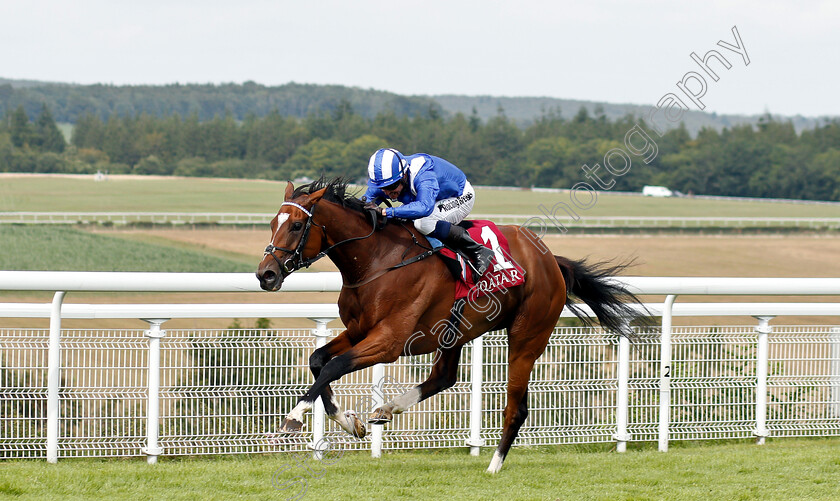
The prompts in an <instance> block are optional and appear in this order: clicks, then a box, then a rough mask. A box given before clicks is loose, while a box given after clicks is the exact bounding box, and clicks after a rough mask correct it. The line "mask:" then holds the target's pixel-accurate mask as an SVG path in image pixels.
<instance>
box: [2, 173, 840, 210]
mask: <svg viewBox="0 0 840 501" xmlns="http://www.w3.org/2000/svg"><path fill="white" fill-rule="evenodd" d="M284 187H285V183H281V182H270V181H255V180H229V179H204V178H165V179H160V178H147V177H142V176H132V177H129V178H117V177H112V178H110V179H109V180H108V181H104V182H94V181H93V176H79V177H54V176H47V177H34V176H28V177H8V176H0V211H45V212H53V211H67V212H126V211H127V212H256V213H267V214H268V213H273V212H275V211H276V210H277V208H278V207H279V204H280V203H281V202H282V199H283V190H284ZM584 195H585V194H584ZM580 202H581V203H589V201H588V200H584V199H583V196H582V197H581V200H580ZM558 203H564V204H568V205H569V206H572V202H571V199H570V197H569V194H568V193H567V192H564V193H553V192H552V193H546V192H533V191H523V190H487V189H479V191H478V194H477V198H476V207H475V209H474V210H473V212H474V213H476V214H539V213H540V208H539V206H540V205H543V206H544V207H545V208H546V209H547V210H551V209H552V208H553V207H554V206H555V204H558ZM575 211H576V212H577V213H578V214H579V215H580V216H581V217H587V216H741V217H840V205H810V204H792V203H769V202H758V201H716V200H700V199H696V198H651V197H631V196H618V195H611V194H602V195H599V196H598V198H597V200H596V201H595V203H594V206H593V207H592V208H590V209H588V210H581V209H578V208H575ZM557 215H558V217H560V218H562V219H563V220H565V219H566V218H567V217H568V216H567V215H566V213H565V212H563V211H562V210H561V211H557Z"/></svg>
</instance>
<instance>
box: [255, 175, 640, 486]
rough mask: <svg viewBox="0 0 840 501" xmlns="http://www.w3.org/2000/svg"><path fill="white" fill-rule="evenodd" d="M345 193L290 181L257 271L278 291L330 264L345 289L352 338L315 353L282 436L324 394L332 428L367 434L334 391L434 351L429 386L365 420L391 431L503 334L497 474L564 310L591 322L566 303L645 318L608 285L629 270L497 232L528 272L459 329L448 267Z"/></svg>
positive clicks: (473, 308)
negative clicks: (367, 372)
mask: <svg viewBox="0 0 840 501" xmlns="http://www.w3.org/2000/svg"><path fill="white" fill-rule="evenodd" d="M346 187H347V184H346V182H344V181H342V180H341V179H333V180H325V179H324V178H321V179H320V180H318V181H316V182H314V183H311V184H308V185H303V186H300V187H298V188H297V189H294V186H293V185H292V183H288V184H287V186H286V192H285V201H284V202H283V203H282V204H281V207H280V210H279V211H278V212H277V216H276V217H274V219H272V221H271V241H270V243H269V245H268V247H267V248H266V250H265V255H264V257H263V259H262V261H261V262H260V264H259V268H258V270H257V278H258V279H259V281H260V286H261V287H262V288H263V289H265V290H269V291H277V290H279V289H280V288H281V286H282V285H283V280H284V279H285V278H286V277H287V276H288V275H289V274H290V273H292V272H294V271H296V270H298V269H300V268H302V267H307V266H309V265H310V264H311V263H312V262H314V261H315V260H317V259H319V258H321V257H323V256H328V257H329V258H330V259H331V260H332V261H333V262H334V263H335V265H336V266H337V267H338V269H339V271H340V272H341V277H342V280H343V283H344V285H343V287H342V289H341V294H340V296H339V299H338V307H339V312H340V315H341V320H342V322H343V323H344V325H345V326H346V329H345V330H344V331H343V332H342V333H341V334H339V335H338V336H336V337H335V338H334V339H333V340H331V341H330V342H329V343H327V344H326V345H325V346H323V347H321V348H318V349H317V350H315V351H314V352H313V353H312V356H311V357H310V358H309V367H310V369H311V371H312V374H313V376H314V377H315V383H314V384H313V385H312V386H311V387H310V388H309V390H308V391H307V392H306V393H305V394H304V395H303V396H301V397H300V399H299V400H298V402H297V404H296V406H295V407H294V408H293V409H292V411H291V412H290V413H289V414H288V415H287V417H286V418H285V419H284V420H283V423H282V425H281V430H280V431H281V432H283V433H293V432H299V431H300V429H301V427H302V426H303V419H304V418H303V416H304V413H305V412H306V411H308V410H309V409H311V408H312V406H313V404H314V402H315V399H316V398H318V397H320V398H321V400H322V402H323V405H324V410H325V412H326V414H327V415H328V416H329V417H330V418H331V419H333V420H334V421H336V422H337V423H338V425H339V426H341V427H342V428H343V429H344V430H345V431H347V432H348V433H350V434H352V435H354V436H357V437H362V436H364V435H365V433H366V428H365V425H364V423H363V422H362V421H361V420H360V419H359V417H358V416H356V414H355V412H353V411H346V412H342V411H341V409H340V406H339V404H338V402H337V401H336V399H335V397H334V395H333V392H332V389H331V388H330V383H331V382H333V381H335V380H337V379H339V378H340V377H342V376H343V375H345V374H348V373H350V372H353V371H357V370H360V369H364V368H366V367H370V366H373V365H375V364H379V363H390V362H394V361H395V360H397V358H398V357H400V356H401V355H422V354H426V353H432V352H435V351H437V352H438V353H437V354H436V361H435V362H434V364H433V366H432V369H431V371H430V374H429V376H428V378H427V379H426V380H425V381H424V382H423V383H421V384H420V385H418V386H416V387H414V388H412V389H411V390H409V391H407V392H406V393H404V394H402V395H400V396H398V397H396V398H395V399H393V400H392V401H391V402H389V403H387V404H385V405H383V406H382V407H379V408H377V409H375V410H374V411H373V412H372V413H371V416H370V418H369V422H371V423H376V424H384V423H387V422H390V420H391V419H392V417H393V415H395V414H399V413H401V412H403V411H405V410H406V409H408V408H409V407H411V406H412V405H414V404H417V403H418V402H420V401H422V400H425V399H427V398H429V397H431V396H433V395H435V394H437V393H439V392H441V391H443V390H445V389H447V388H449V387H451V386H453V385H454V384H455V382H456V374H457V367H458V360H459V357H460V353H461V348H462V346H463V345H464V344H465V343H467V342H468V341H470V340H471V339H474V338H476V337H478V336H481V335H482V334H484V333H485V332H487V331H490V330H495V329H507V333H508V343H509V355H508V364H509V375H508V386H507V406H506V407H505V410H504V424H503V431H502V437H501V440H500V441H499V444H498V446H497V448H496V451H495V453H494V454H493V459H492V460H491V462H490V466H489V467H488V469H487V471H488V472H490V473H496V472H498V471H499V469H500V468H501V467H502V463H503V462H504V460H505V457H506V455H507V453H508V451H509V450H510V447H511V445H512V444H513V442H514V440H515V439H516V436H517V434H518V433H519V429H520V427H521V426H522V423H523V422H524V421H525V419H526V417H527V416H528V406H527V394H528V380H529V377H530V374H531V369H532V368H533V366H534V362H535V361H536V359H537V358H538V357H539V356H540V355H541V354H542V353H543V351H544V350H545V347H546V345H547V343H548V339H549V336H551V333H552V332H553V331H554V328H555V326H556V324H557V320H558V318H559V316H560V312H561V311H562V310H563V307H564V306H569V307H570V309H572V311H574V312H575V314H576V315H577V316H578V317H579V318H581V320H583V321H584V322H586V323H587V324H588V323H589V319H588V317H586V316H585V315H584V314H583V312H582V311H580V310H579V309H577V308H576V307H575V306H574V305H573V300H572V299H571V297H570V296H574V297H576V298H577V299H579V300H581V301H583V302H584V303H586V304H587V305H589V307H590V308H591V309H592V310H593V312H594V313H595V314H596V316H597V318H598V320H599V322H600V324H601V325H602V326H603V327H604V328H606V329H608V330H610V331H613V332H617V333H619V334H622V335H631V333H632V331H631V328H630V327H629V326H628V325H629V324H628V323H627V322H628V319H630V318H632V317H638V316H639V315H638V313H635V310H634V309H633V308H632V307H631V306H629V304H630V303H634V302H635V303H638V299H637V298H636V297H635V296H634V295H633V294H632V293H630V292H629V291H628V290H626V289H625V288H623V287H622V286H621V285H620V284H618V283H616V282H614V281H611V280H609V279H608V278H607V277H608V276H610V275H612V274H614V273H616V272H618V271H620V270H622V269H623V268H624V265H610V264H608V263H598V264H594V265H593V264H588V263H587V262H586V261H585V260H582V261H572V260H569V259H566V258H563V257H559V256H554V255H552V253H551V252H549V251H548V248H547V247H545V245H544V244H543V243H542V241H541V240H540V239H539V238H538V237H537V236H536V235H535V234H534V233H533V232H532V231H530V230H529V229H527V228H524V227H515V226H500V227H499V229H500V231H501V233H502V234H503V235H504V237H505V238H507V241H508V243H509V246H510V256H507V259H510V260H513V261H515V262H516V263H517V264H518V265H519V266H521V268H522V269H523V270H524V272H525V276H524V279H525V281H524V284H522V285H518V286H515V287H511V288H509V289H507V290H505V291H504V292H503V293H501V294H497V295H495V297H494V298H493V301H494V302H495V304H494V305H493V311H492V312H491V313H493V314H488V309H489V307H488V302H489V301H490V298H484V299H486V301H470V302H466V303H465V304H463V306H462V308H463V310H462V311H459V312H458V318H457V327H456V326H455V325H452V323H451V320H452V318H453V303H454V289H455V281H454V280H455V279H454V278H453V274H452V273H451V272H450V271H449V269H448V268H447V266H446V265H445V263H444V262H443V260H442V259H440V258H437V257H430V258H427V256H430V255H431V251H430V250H429V247H428V244H427V242H428V241H427V240H426V239H425V237H424V236H423V235H422V234H420V232H419V231H417V230H416V229H415V228H414V226H413V225H411V224H404V223H400V222H398V221H397V222H394V221H388V222H387V224H384V225H380V224H379V222H378V221H377V220H376V217H375V216H372V215H370V214H369V213H368V211H367V210H366V208H365V204H364V202H363V201H361V200H358V199H357V198H355V197H353V196H352V195H349V194H347V193H346ZM378 226H380V227H378ZM497 257H498V254H497ZM424 258H425V259H424ZM627 300H629V301H630V303H625V301H627ZM441 325H447V326H448V327H449V328H447V329H442V328H441ZM456 330H457V336H453V331H456ZM444 337H446V339H443V338H444ZM456 338H457V339H456Z"/></svg>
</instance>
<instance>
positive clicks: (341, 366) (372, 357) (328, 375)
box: [280, 331, 399, 433]
mask: <svg viewBox="0 0 840 501" xmlns="http://www.w3.org/2000/svg"><path fill="white" fill-rule="evenodd" d="M372 334H373V335H372ZM375 334H376V333H375V332H372V333H371V334H368V336H367V337H366V338H365V339H363V340H362V341H361V342H359V343H358V344H357V345H355V346H353V347H352V348H350V349H349V350H347V351H345V352H344V353H342V354H341V355H338V356H335V357H333V358H332V359H330V360H329V361H328V362H326V363H325V364H324V365H323V367H321V368H320V370H319V371H318V376H317V377H316V378H315V383H314V384H313V385H312V386H311V387H310V388H309V390H308V391H307V392H306V393H304V394H303V396H302V397H300V399H298V403H297V405H295V407H294V409H292V411H291V412H289V414H288V416H286V419H284V420H283V424H282V425H281V428H280V431H282V432H298V431H300V429H301V428H302V427H303V416H304V414H305V413H306V412H307V411H309V410H310V409H312V406H313V405H314V403H315V399H316V398H318V397H319V396H321V395H322V393H323V392H324V391H325V390H326V389H327V387H328V386H329V384H330V383H332V382H333V381H335V380H336V379H338V378H340V377H341V376H343V375H345V374H349V373H350V372H354V371H357V370H360V369H364V368H367V367H370V366H372V365H375V364H378V363H388V362H393V361H394V360H396V359H397V357H398V356H399V351H395V350H394V349H392V344H393V343H388V342H387V340H382V341H380V340H379V338H388V337H389V336H388V335H382V334H381V331H380V335H375ZM328 398H329V408H330V410H331V411H333V412H334V413H335V415H334V417H335V418H336V420H338V421H339V424H340V425H341V426H342V428H345V425H346V426H347V428H345V430H347V431H348V432H350V433H353V431H351V430H356V429H357V428H356V423H355V419H353V418H352V416H348V415H347V413H344V414H341V413H340V412H339V409H338V405H337V404H336V402H335V399H334V397H333V396H332V392H331V391H330V396H329V397H328ZM324 408H325V410H326V409H327V401H325V405H324Z"/></svg>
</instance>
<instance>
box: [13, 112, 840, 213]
mask: <svg viewBox="0 0 840 501" xmlns="http://www.w3.org/2000/svg"><path fill="white" fill-rule="evenodd" d="M634 127H641V128H642V129H643V130H647V131H648V133H649V134H650V137H651V138H653V140H655V141H656V146H657V150H656V155H655V156H654V157H653V158H649V159H648V160H649V162H647V163H646V162H644V161H642V160H643V159H642V157H641V156H633V155H630V156H629V157H628V158H630V159H631V160H632V162H631V164H629V165H627V170H626V172H624V173H623V174H621V175H618V176H612V177H609V176H606V177H605V179H604V183H605V184H604V186H601V188H606V189H611V190H622V191H638V190H640V189H641V187H642V186H643V185H645V184H660V185H666V186H668V187H670V188H672V189H675V190H680V191H682V192H684V193H695V194H710V195H731V196H759V197H782V198H803V199H820V200H840V121H837V120H835V121H825V122H824V123H823V124H822V125H820V126H819V127H817V128H815V129H811V130H806V131H804V132H802V133H801V134H797V133H796V131H795V130H794V127H793V126H792V124H791V123H789V122H781V121H777V120H774V119H773V118H772V117H770V116H769V115H768V116H765V117H763V118H762V119H761V120H760V121H759V123H758V125H757V126H751V125H739V126H734V127H732V128H726V129H723V130H722V131H717V130H714V129H703V130H701V131H700V132H699V133H698V134H697V135H696V137H691V135H690V134H689V133H688V131H687V130H686V129H685V127H679V128H676V129H672V130H669V131H668V132H666V133H665V134H664V135H663V136H659V135H658V134H657V133H656V132H654V131H652V130H650V129H649V128H647V127H646V125H645V124H644V122H643V121H641V120H636V119H635V118H634V117H632V116H626V117H623V118H621V119H618V120H609V119H607V118H606V116H604V114H603V113H601V112H600V111H599V110H597V109H596V110H595V111H594V113H592V114H590V113H589V112H588V111H586V109H583V108H582V109H581V110H580V111H579V112H577V113H576V114H575V115H574V116H572V117H571V118H570V119H566V118H564V117H563V116H562V114H561V113H560V112H559V110H549V111H547V112H545V113H543V115H542V116H541V117H539V118H538V119H537V120H535V121H534V123H533V124H532V125H530V126H529V127H527V128H521V127H517V126H516V125H515V123H514V122H513V121H512V120H510V119H508V118H507V117H506V116H505V114H504V111H503V110H501V109H500V110H499V112H498V114H497V115H496V116H495V117H493V118H492V119H490V120H487V121H481V120H479V119H478V117H477V116H476V114H475V113H473V114H471V115H469V116H465V115H463V114H460V113H459V114H456V115H455V116H454V117H452V118H451V119H444V118H443V117H442V116H441V114H440V113H438V110H437V109H436V108H435V107H429V108H427V109H425V110H424V111H423V112H422V113H418V114H415V115H412V116H408V115H405V114H402V115H400V114H397V113H395V112H393V111H386V112H381V113H378V114H377V115H375V116H373V117H372V118H365V117H364V116H362V115H361V114H359V113H357V112H356V111H355V110H354V107H353V105H352V104H351V103H350V102H349V101H346V100H344V101H341V102H339V103H337V104H336V106H334V107H333V108H332V109H331V111H330V112H313V113H310V114H309V115H307V116H306V117H304V118H296V117H292V116H286V115H283V114H282V113H280V112H279V111H275V112H272V113H269V114H267V115H265V116H262V117H258V116H256V115H248V116H246V118H245V119H244V120H242V121H238V120H236V119H234V116H233V115H232V114H231V113H227V112H224V110H222V111H221V112H220V113H219V114H217V115H216V116H215V117H212V118H210V119H207V120H202V119H201V117H199V116H198V115H197V114H195V113H192V114H188V115H184V116H182V115H171V116H167V117H162V118H161V117H156V116H154V115H152V114H146V113H140V114H136V115H111V116H110V117H108V118H107V120H103V119H102V118H100V117H99V116H97V115H95V114H88V115H85V116H83V117H81V118H80V119H79V120H78V122H77V123H76V125H75V128H74V130H73V136H72V141H71V144H70V145H67V144H66V143H65V141H64V139H63V136H62V135H61V132H60V131H59V129H58V128H57V127H56V124H55V121H54V120H53V117H52V115H51V113H50V110H49V109H48V108H47V107H46V106H42V108H41V111H40V113H39V115H38V116H37V117H36V118H35V119H34V121H32V120H30V118H29V117H28V116H27V113H26V111H25V109H24V108H22V107H18V108H16V109H15V110H12V111H10V112H8V113H6V115H5V117H4V120H3V122H2V124H0V171H21V172H74V173H85V172H96V171H97V170H108V171H110V172H112V173H135V174H160V175H170V174H175V175H183V176H221V177H251V178H258V177H261V178H269V179H293V178H297V177H301V176H309V177H316V176H318V175H320V174H326V175H328V176H338V175H344V176H347V177H349V178H351V179H354V180H356V179H360V178H363V177H364V176H365V171H366V166H367V159H368V157H369V155H370V154H371V153H372V152H373V151H375V150H376V149H377V148H381V147H385V146H388V147H394V148H397V149H399V150H401V151H403V152H405V153H414V152H417V151H423V152H428V153H431V154H434V155H438V156H442V157H444V158H447V159H449V160H450V161H452V162H453V163H455V164H456V165H458V166H460V167H461V168H463V169H464V171H465V172H466V173H467V174H468V175H469V177H470V180H471V181H472V182H473V183H474V184H497V185H510V186H522V187H529V186H545V187H558V188H569V187H572V186H574V185H575V184H576V183H579V182H582V181H585V182H589V183H590V184H594V181H592V180H591V179H587V177H586V176H585V172H584V170H583V169H582V167H583V166H584V165H586V166H590V167H593V166H596V165H598V164H600V165H601V166H602V167H606V159H605V154H607V153H608V152H610V151H617V149H624V150H625V151H627V150H628V146H627V145H626V140H627V139H626V136H627V134H628V132H629V131H631V130H632V129H633V128H634ZM613 169H615V166H613ZM606 170H609V169H606ZM600 172H601V173H603V174H605V169H604V168H602V169H601V171H600Z"/></svg>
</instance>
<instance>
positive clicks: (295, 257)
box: [263, 202, 376, 277]
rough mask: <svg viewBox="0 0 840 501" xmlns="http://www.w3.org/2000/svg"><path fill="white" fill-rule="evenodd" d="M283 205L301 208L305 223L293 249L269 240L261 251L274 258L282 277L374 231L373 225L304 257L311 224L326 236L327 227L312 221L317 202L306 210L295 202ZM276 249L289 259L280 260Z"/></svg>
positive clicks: (366, 236) (264, 254)
mask: <svg viewBox="0 0 840 501" xmlns="http://www.w3.org/2000/svg"><path fill="white" fill-rule="evenodd" d="M284 205H290V206H292V207H297V208H298V209H300V210H302V211H303V213H304V214H306V223H305V226H304V228H303V235H301V237H300V240H299V241H298V244H297V246H296V247H295V248H294V249H286V248H284V247H276V246H275V245H274V242H271V243H269V244H268V245H267V246H266V248H265V252H264V253H263V256H271V257H273V258H274V260H275V261H276V262H277V266H279V267H280V272H281V273H282V274H283V276H284V277H286V276H288V275H289V274H291V273H292V272H295V271H297V270H299V269H301V268H309V266H311V265H312V263H314V262H315V261H318V260H319V259H321V258H322V257H324V256H326V255H327V254H328V253H329V252H330V251H331V250H333V249H335V248H336V247H338V246H339V245H341V244H346V243H348V242H353V241H355V240H363V239H365V238H368V237H370V236H371V235H373V233H374V232H375V231H376V226H375V225H374V227H373V228H372V229H371V230H370V233H368V234H367V235H365V236H363V237H352V238H348V239H346V240H342V241H341V242H337V243H335V244H333V245H330V246H329V247H327V248H326V249H324V250H322V251H321V252H319V253H318V254H316V255H315V256H314V257H311V258H309V259H305V258H304V257H303V250H304V248H305V247H306V243H307V242H308V241H309V232H310V231H311V230H312V225H313V224H314V225H315V226H317V227H319V228H321V230H322V231H323V232H324V238H326V236H327V227H326V226H324V225H322V224H318V223H315V222H313V221H312V213H313V212H315V207H316V206H317V205H318V204H317V202H316V203H315V205H313V206H312V211H308V210H306V208H305V207H303V206H302V205H300V204H296V203H294V202H283V203H282V204H280V207H283V206H284ZM276 251H281V252H285V253H287V254H291V257H289V259H287V260H286V261H280V258H278V257H277V254H275V252H276ZM283 272H285V273H283Z"/></svg>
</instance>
